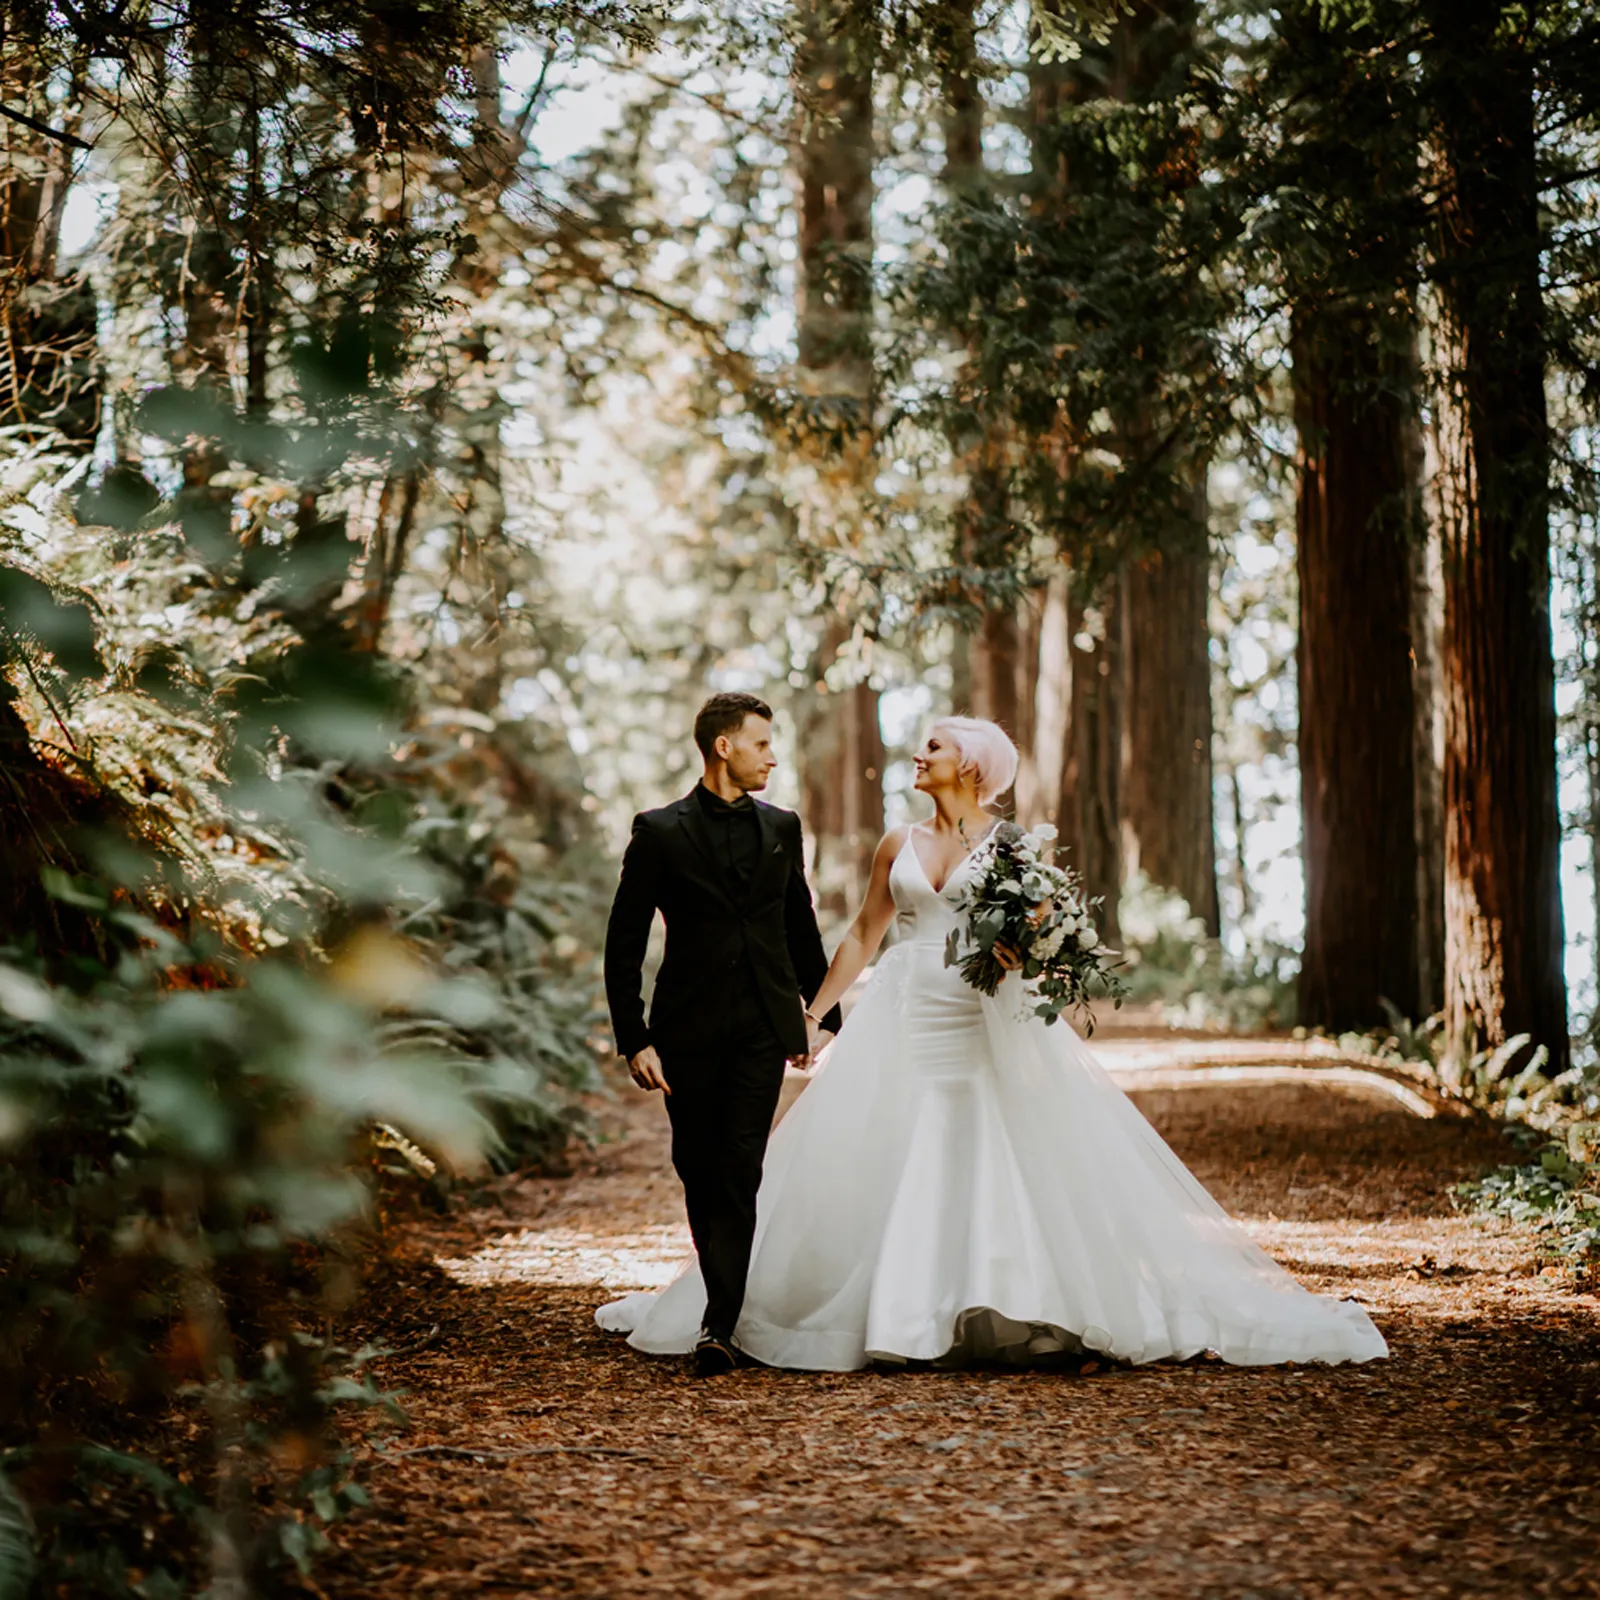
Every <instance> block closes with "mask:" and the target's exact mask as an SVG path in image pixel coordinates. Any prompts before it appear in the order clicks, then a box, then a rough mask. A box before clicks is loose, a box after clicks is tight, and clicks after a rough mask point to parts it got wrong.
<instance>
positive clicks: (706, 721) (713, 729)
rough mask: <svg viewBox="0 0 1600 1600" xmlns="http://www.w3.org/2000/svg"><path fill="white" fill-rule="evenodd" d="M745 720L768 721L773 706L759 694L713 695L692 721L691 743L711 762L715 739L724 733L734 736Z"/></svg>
mask: <svg viewBox="0 0 1600 1600" xmlns="http://www.w3.org/2000/svg"><path fill="white" fill-rule="evenodd" d="M746 717H765V718H766V719H767V721H768V722H771V721H772V707H771V706H769V705H768V704H767V702H766V701H765V700H763V699H762V698H761V696H760V695H755V694H744V693H741V692H739V691H737V690H734V691H732V692H730V693H728V694H714V695H712V697H711V698H710V699H709V700H707V701H706V703H705V704H704V705H703V706H701V707H700V710H699V713H698V714H697V715H696V717H695V719H694V742H695V743H696V744H697V745H699V746H700V754H701V755H703V756H704V757H705V758H706V760H707V761H710V760H711V759H712V758H713V757H714V756H715V755H716V753H717V740H718V739H720V738H721V737H722V736H723V734H725V733H737V732H738V731H739V729H740V728H742V727H743V726H744V719H745V718H746Z"/></svg>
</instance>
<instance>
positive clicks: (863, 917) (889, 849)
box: [807, 828, 906, 1019]
mask: <svg viewBox="0 0 1600 1600" xmlns="http://www.w3.org/2000/svg"><path fill="white" fill-rule="evenodd" d="M905 840H906V830H905V829H904V828H894V829H892V830H891V831H890V832H888V833H886V834H885V835H884V836H883V838H882V840H881V841H880V842H879V844H878V848H877V851H876V853H875V854H874V855H873V857H872V876H871V878H870V879H869V880H868V882H867V893H866V898H865V899H863V900H862V902H861V909H860V910H859V911H858V912H857V913H856V919H855V921H854V922H852V923H851V924H850V931H849V932H848V933H847V934H845V936H844V938H843V939H841V940H840V941H839V948H838V949H837V950H835V951H834V952H833V960H832V962H831V963H830V964H829V967H828V975H827V977H826V978H824V979H823V980H822V987H821V988H820V989H818V990H817V992H816V994H814V995H813V996H812V997H811V1004H810V1005H809V1006H808V1007H807V1010H808V1012H809V1013H810V1015H811V1017H812V1018H813V1019H815V1018H817V1017H825V1016H827V1014H828V1012H829V1011H830V1010H832V1008H833V1007H834V1006H836V1005H838V1003H839V1002H840V1001H841V1000H842V999H844V997H845V995H846V994H848V993H849V991H850V985H851V984H853V983H854V982H855V981H856V979H857V978H859V977H860V976H861V974H862V972H863V971H864V970H865V968H866V965H867V963H868V962H869V961H870V960H871V959H872V958H873V956H875V955H876V954H877V953H878V946H879V945H880V944H882V943H883V936H884V934H886V933H887V932H888V931H889V924H890V923H891V922H893V921H894V897H893V896H892V895H891V894H890V892H889V869H890V867H892V866H893V865H894V861H895V857H896V856H897V855H899V854H900V847H901V846H902V845H903V844H904V843H905Z"/></svg>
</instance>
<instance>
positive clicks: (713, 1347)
mask: <svg viewBox="0 0 1600 1600" xmlns="http://www.w3.org/2000/svg"><path fill="white" fill-rule="evenodd" d="M738 1365H739V1352H738V1351H737V1350H735V1349H734V1347H733V1341H732V1340H731V1339H723V1338H719V1337H718V1336H717V1335H716V1334H713V1333H702V1334H701V1335H700V1339H699V1342H698V1343H697V1344H696V1345H695V1347H694V1375H695V1377H697V1378H717V1377H720V1376H721V1375H722V1374H723V1373H724V1372H732V1371H733V1369H734V1368H735V1367H736V1366H738Z"/></svg>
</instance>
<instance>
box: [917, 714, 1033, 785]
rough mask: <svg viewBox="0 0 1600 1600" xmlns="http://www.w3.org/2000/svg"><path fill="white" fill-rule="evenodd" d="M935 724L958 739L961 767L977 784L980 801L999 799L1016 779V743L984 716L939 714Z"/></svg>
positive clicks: (956, 742) (954, 738)
mask: <svg viewBox="0 0 1600 1600" xmlns="http://www.w3.org/2000/svg"><path fill="white" fill-rule="evenodd" d="M934 727H936V728H942V729H944V731H945V732H946V733H948V734H949V735H950V737H951V738H952V739H953V740H955V746H956V749H957V750H959V751H960V752H961V770H962V771H963V772H970V773H971V774H972V776H973V779H974V781H975V782H976V783H977V785H978V802H979V804H980V805H988V804H989V802H990V801H991V800H998V799H999V798H1000V796H1001V795H1003V794H1004V793H1005V792H1006V790H1007V789H1009V788H1010V787H1011V785H1012V784H1013V783H1015V782H1016V781H1017V759H1018V758H1017V747H1016V746H1015V745H1014V744H1012V742H1011V739H1010V737H1009V736H1008V735H1007V733H1006V730H1005V729H1004V728H1002V727H1001V726H1000V724H999V723H998V722H987V721H985V720H984V719H983V718H982V717H940V718H939V720H938V721H937V722H936V723H934Z"/></svg>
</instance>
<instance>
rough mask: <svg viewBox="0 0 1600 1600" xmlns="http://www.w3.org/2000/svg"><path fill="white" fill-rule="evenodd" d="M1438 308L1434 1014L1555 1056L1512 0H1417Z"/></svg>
mask: <svg viewBox="0 0 1600 1600" xmlns="http://www.w3.org/2000/svg"><path fill="white" fill-rule="evenodd" d="M1426 16H1427V20H1428V22H1429V23H1430V24H1431V30H1430V36H1429V39H1428V55H1427V57H1426V59H1425V62H1424V67H1425V71H1426V73H1427V82H1428V89H1429V93H1430V97H1431V107H1432V111H1433V115H1434V119H1435V120H1434V129H1433V134H1434V138H1433V146H1434V150H1435V152H1436V160H1437V165H1438V171H1437V174H1436V182H1437V188H1438V192H1439V194H1440V208H1439V216H1440V225H1439V228H1438V233H1437V241H1436V247H1435V248H1436V257H1435V274H1436V279H1437V283H1438V289H1439V296H1440V301H1441V305H1442V309H1443V319H1442V320H1443V324H1444V326H1443V328H1442V330H1441V340H1440V349H1441V356H1442V362H1443V365H1444V367H1445V373H1444V384H1443V395H1442V399H1441V406H1440V500H1441V507H1440V509H1441V517H1442V537H1443V543H1444V587H1445V619H1444V651H1443V663H1442V665H1443V676H1444V684H1445V696H1446V700H1445V755H1444V804H1445V1026H1446V1044H1447V1052H1448V1055H1449V1058H1450V1059H1451V1061H1452V1062H1453V1063H1454V1064H1455V1067H1456V1069H1457V1070H1458V1071H1459V1070H1460V1069H1461V1068H1462V1067H1463V1065H1464V1064H1465V1062H1466V1061H1467V1060H1468V1059H1469V1058H1470V1057H1471V1055H1472V1053H1473V1052H1474V1051H1476V1050H1479V1049H1483V1048H1485V1047H1493V1046H1496V1045H1499V1044H1500V1043H1502V1042H1504V1041H1505V1040H1506V1039H1508V1038H1510V1037H1512V1036H1514V1035H1517V1034H1523V1033H1526V1034H1528V1035H1531V1037H1532V1039H1533V1041H1534V1043H1535V1044H1538V1045H1543V1046H1545V1047H1546V1048H1547V1049H1548V1050H1549V1052H1550V1059H1551V1067H1552V1069H1553V1070H1556V1071H1559V1070H1562V1069H1563V1068H1564V1067H1565V1065H1566V1062H1567V1058H1568V1049H1569V1047H1568V1037H1567V999H1566V986H1565V982H1564V978H1563V972H1562V957H1563V933H1562V912H1561V885H1560V844H1561V825H1560V817H1559V814H1558V810H1557V803H1556V761H1555V731H1556V721H1555V696H1554V681H1555V675H1554V664H1553V661H1552V653H1551V633H1550V540H1549V505H1550V498H1549V470H1550V437H1549V422H1548V417H1547V414H1546V402H1545V388H1544V377H1545V372H1544V360H1545V357H1544V341H1545V328H1544V306H1543V301H1542V295H1541V284H1540V233H1539V209H1538V199H1539V196H1538V175H1537V161H1536V135H1535V130H1534V78H1533V67H1532V62H1531V60H1530V58H1529V55H1528V51H1527V47H1526V45H1525V44H1524V42H1523V39H1522V37H1521V30H1522V28H1523V27H1525V26H1526V24H1525V23H1523V24H1518V23H1517V22H1516V19H1515V17H1514V16H1513V15H1512V8H1511V7H1510V6H1509V5H1502V4H1498V3H1495V0H1430V3H1429V4H1428V6H1427V7H1426Z"/></svg>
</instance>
